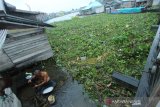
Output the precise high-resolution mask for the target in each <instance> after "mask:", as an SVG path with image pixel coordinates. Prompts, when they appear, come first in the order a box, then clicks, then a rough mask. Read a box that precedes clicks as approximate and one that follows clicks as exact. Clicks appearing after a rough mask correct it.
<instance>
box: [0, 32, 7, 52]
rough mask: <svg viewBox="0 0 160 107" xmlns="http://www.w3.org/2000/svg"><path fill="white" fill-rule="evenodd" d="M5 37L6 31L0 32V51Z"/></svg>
mask: <svg viewBox="0 0 160 107" xmlns="http://www.w3.org/2000/svg"><path fill="white" fill-rule="evenodd" d="M6 36H7V30H6V29H3V30H0V49H1V48H2V46H3V44H4V41H5V39H6Z"/></svg>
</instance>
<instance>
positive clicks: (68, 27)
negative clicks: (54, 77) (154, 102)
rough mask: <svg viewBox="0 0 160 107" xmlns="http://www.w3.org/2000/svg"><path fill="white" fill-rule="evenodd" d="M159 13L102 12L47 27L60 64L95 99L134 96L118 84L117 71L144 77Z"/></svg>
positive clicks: (57, 61)
mask: <svg viewBox="0 0 160 107" xmlns="http://www.w3.org/2000/svg"><path fill="white" fill-rule="evenodd" d="M157 22H158V16H157V14H156V13H141V14H119V15H111V14H99V15H94V16H87V17H84V18H78V17H76V18H73V19H72V20H70V21H64V22H58V23H55V24H54V25H56V26H57V27H56V28H53V29H50V30H47V33H48V38H49V42H50V44H51V46H52V48H53V50H54V51H55V57H56V63H57V65H58V66H62V67H65V68H66V69H67V70H68V71H69V72H70V73H71V75H72V76H73V77H74V79H76V80H77V81H79V82H80V83H82V84H84V87H85V90H86V91H87V92H88V93H89V95H90V97H91V98H93V99H94V100H99V101H100V100H103V99H104V98H106V97H120V96H123V97H133V96H134V95H135V92H134V91H131V90H129V89H126V88H125V87H123V86H120V85H118V84H116V83H115V82H114V81H113V80H112V78H111V75H112V72H113V71H119V72H121V73H123V74H125V75H129V76H133V77H135V78H137V79H140V77H141V71H142V70H143V67H144V64H145V62H146V59H147V56H148V53H149V49H150V46H151V44H152V41H153V38H154V36H155V33H156V32H153V31H151V25H153V24H157Z"/></svg>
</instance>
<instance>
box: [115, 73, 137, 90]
mask: <svg viewBox="0 0 160 107" xmlns="http://www.w3.org/2000/svg"><path fill="white" fill-rule="evenodd" d="M112 78H113V79H114V80H116V81H117V82H118V83H120V84H122V85H123V86H126V87H127V88H130V89H134V90H136V89H137V88H138V84H139V80H137V79H135V78H133V77H130V76H127V75H123V74H121V73H119V72H113V74H112Z"/></svg>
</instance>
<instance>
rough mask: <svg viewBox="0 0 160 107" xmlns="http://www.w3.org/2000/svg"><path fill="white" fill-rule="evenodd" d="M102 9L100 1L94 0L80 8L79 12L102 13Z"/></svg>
mask: <svg viewBox="0 0 160 107" xmlns="http://www.w3.org/2000/svg"><path fill="white" fill-rule="evenodd" d="M104 11H105V9H104V5H102V4H101V3H100V2H97V1H94V2H91V3H90V4H89V5H88V6H86V7H84V8H83V9H81V11H80V14H81V15H90V14H97V13H103V12H104Z"/></svg>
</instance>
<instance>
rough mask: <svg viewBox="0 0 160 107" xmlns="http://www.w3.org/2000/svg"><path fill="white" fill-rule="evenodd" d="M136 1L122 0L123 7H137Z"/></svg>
mask: <svg viewBox="0 0 160 107" xmlns="http://www.w3.org/2000/svg"><path fill="white" fill-rule="evenodd" d="M135 4H136V1H135V0H122V2H121V8H132V7H135Z"/></svg>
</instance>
